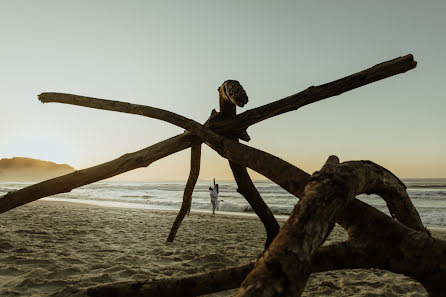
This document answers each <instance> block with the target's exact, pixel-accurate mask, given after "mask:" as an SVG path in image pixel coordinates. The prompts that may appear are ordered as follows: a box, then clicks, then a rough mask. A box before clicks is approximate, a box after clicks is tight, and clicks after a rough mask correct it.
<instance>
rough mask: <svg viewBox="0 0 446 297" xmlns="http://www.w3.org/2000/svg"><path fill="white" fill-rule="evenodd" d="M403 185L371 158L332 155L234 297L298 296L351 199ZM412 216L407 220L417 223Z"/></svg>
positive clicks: (308, 184) (391, 190)
mask: <svg viewBox="0 0 446 297" xmlns="http://www.w3.org/2000/svg"><path fill="white" fill-rule="evenodd" d="M400 187H401V181H400V180H399V179H398V178H396V177H395V176H394V175H393V174H391V173H390V172H389V171H388V170H386V169H384V168H382V167H381V166H378V165H376V164H374V163H372V162H361V161H355V162H345V163H342V164H339V160H338V159H337V157H334V156H332V157H330V158H329V159H328V161H327V162H326V164H325V165H324V167H323V168H322V169H321V171H320V172H316V173H315V174H313V175H312V177H311V178H310V180H309V181H308V183H307V185H306V186H305V192H304V194H303V198H302V199H301V200H300V201H299V202H298V203H297V205H296V207H295V208H294V210H293V212H292V213H291V216H290V218H289V219H288V221H287V222H286V223H285V225H284V226H283V228H282V229H281V231H280V232H279V234H278V235H277V236H276V238H275V239H274V241H273V242H272V243H271V245H270V246H269V248H268V249H267V250H266V251H265V252H264V253H263V255H262V257H261V258H260V259H259V260H258V261H257V263H256V265H255V267H254V269H253V270H252V271H251V273H250V274H249V275H248V276H247V278H246V279H245V280H244V281H243V283H242V285H241V287H240V289H239V291H238V292H237V293H236V295H235V296H244V297H246V296H265V297H266V296H299V295H300V294H301V293H302V290H303V289H304V287H305V283H306V281H307V279H308V277H309V275H310V273H311V261H312V257H313V255H314V254H315V253H316V251H317V249H318V248H319V247H320V246H321V245H322V243H323V242H324V241H325V239H326V238H327V236H328V235H329V233H330V231H331V229H332V227H333V225H334V223H335V219H336V218H337V217H338V216H340V215H341V214H342V211H343V210H344V209H345V207H346V206H347V205H348V204H349V202H351V201H353V199H355V197H356V196H357V195H359V194H362V193H367V194H372V193H373V194H380V193H383V192H384V193H388V192H390V193H395V191H394V190H393V188H400ZM383 198H384V197H383ZM395 198H400V199H395ZM393 199H394V200H395V201H400V200H404V199H405V197H393ZM404 219H406V217H403V218H402V220H404ZM412 219H414V218H413V217H410V219H409V222H408V223H409V224H412V223H414V224H416V225H418V222H413V221H412ZM418 219H419V217H418ZM419 224H421V220H420V222H419ZM420 229H421V228H420ZM422 230H424V229H422ZM414 232H415V231H414Z"/></svg>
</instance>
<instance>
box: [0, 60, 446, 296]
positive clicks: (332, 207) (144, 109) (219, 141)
mask: <svg viewBox="0 0 446 297" xmlns="http://www.w3.org/2000/svg"><path fill="white" fill-rule="evenodd" d="M415 66H416V62H415V61H414V60H413V57H412V55H407V56H404V57H400V58H397V59H394V60H391V61H388V62H384V63H381V64H378V65H375V66H373V67H371V68H369V69H366V70H364V71H361V72H358V73H356V74H353V75H350V76H347V77H345V78H342V79H339V80H336V81H333V82H331V83H327V84H324V85H321V86H316V87H310V88H308V89H306V90H304V91H302V92H300V93H297V94H295V95H292V96H289V97H287V98H284V99H281V100H277V101H275V102H272V103H270V104H266V105H264V106H261V107H258V108H255V109H251V110H248V111H245V112H243V113H241V114H239V115H236V112H235V109H236V107H235V106H236V105H238V106H243V105H244V104H246V102H247V96H246V94H245V93H244V91H243V88H241V86H240V85H239V84H238V82H235V81H229V82H225V83H224V84H223V85H222V87H220V89H219V94H220V108H221V111H220V112H219V113H216V112H215V111H214V112H213V113H212V114H211V117H210V118H209V120H208V121H207V122H206V123H205V124H204V125H201V124H200V123H197V122H196V121H193V120H191V119H188V118H186V117H184V116H181V115H178V114H175V113H173V112H170V111H166V110H162V109H159V108H154V107H149V106H143V105H136V104H130V103H125V102H119V101H110V100H104V99H97V98H91V97H84V96H77V95H70V94H62V93H43V94H41V95H39V100H40V101H41V102H43V103H49V102H58V103H65V104H73V105H79V106H85V107H90V108H96V109H104V110H111V111H118V112H124V113H130V114H136V115H142V116H146V117H150V118H155V119H159V120H162V121H166V122H168V123H171V124H173V125H176V126H178V127H181V128H183V129H185V130H187V131H188V132H185V133H183V134H180V135H178V136H175V137H172V138H170V139H167V140H165V141H162V142H160V143H157V144H155V145H152V146H150V147H148V148H146V149H143V150H140V151H138V152H134V153H131V154H126V155H124V156H122V157H120V158H118V159H115V160H113V161H110V162H107V163H104V164H101V165H98V166H95V167H91V168H88V169H84V170H79V171H76V172H74V173H71V174H68V175H65V176H61V177H58V178H54V179H51V180H47V181H44V182H41V183H38V184H35V185H32V186H29V187H26V188H23V189H21V190H18V191H14V192H10V193H8V194H6V195H4V196H3V197H1V198H0V213H2V212H5V211H8V210H10V209H13V208H15V207H17V206H20V205H23V204H26V203H29V202H31V201H34V200H36V199H39V198H42V197H46V196H50V195H54V194H57V193H63V192H69V191H71V190H72V189H74V188H77V187H80V186H83V185H86V184H89V183H92V182H96V181H99V180H102V179H105V178H109V177H112V176H115V175H117V174H120V173H124V172H126V171H129V170H132V169H135V168H138V167H143V166H148V165H150V164H151V163H152V162H154V161H156V160H159V159H161V158H163V157H166V156H168V155H170V154H172V153H175V152H178V151H180V150H183V149H186V148H188V147H191V146H192V149H191V172H190V175H189V179H188V182H187V184H186V188H185V192H184V196H183V205H182V208H181V210H180V212H179V213H178V216H177V219H176V220H175V222H174V225H173V226H172V230H171V234H170V235H169V239H170V240H173V238H174V237H175V234H176V231H177V230H178V227H179V225H180V223H181V221H182V219H183V218H184V215H185V213H186V211H187V210H188V209H189V207H188V206H190V203H191V195H192V191H193V188H194V186H195V183H196V180H197V177H198V173H199V166H200V147H201V143H202V142H205V143H206V144H207V145H209V146H210V147H211V148H212V149H214V150H215V151H217V152H218V153H219V154H220V155H221V156H223V157H224V158H226V159H228V160H229V162H230V166H231V169H232V171H233V174H234V177H235V179H236V181H237V184H238V187H239V189H238V191H239V192H240V193H241V194H242V195H243V196H244V197H245V198H246V199H247V200H248V202H249V203H250V204H251V205H252V207H253V210H254V211H255V212H256V214H257V215H258V216H259V218H260V219H261V220H262V222H263V224H264V226H265V229H266V231H267V242H266V247H268V249H266V250H265V252H264V253H263V255H262V256H261V258H259V260H258V261H257V263H256V264H255V266H254V269H253V270H252V271H251V273H249V275H248V276H247V278H246V279H245V280H244V281H243V283H242V285H241V287H240V289H239V291H238V292H237V296H277V295H282V296H295V295H296V294H300V293H301V292H302V290H303V288H304V286H305V283H306V280H307V278H308V276H309V274H310V273H311V272H312V271H322V270H324V269H339V267H341V266H343V265H345V266H351V267H378V268H385V269H389V270H392V271H396V272H400V273H404V274H407V275H411V276H413V277H414V278H415V279H417V280H419V281H420V282H421V283H422V284H423V285H424V286H425V287H426V289H427V290H428V291H429V293H430V294H431V295H432V296H439V295H438V294H439V292H441V291H442V290H443V291H444V287H443V286H442V284H440V283H441V282H440V281H439V280H441V279H444V278H445V273H444V270H445V267H444V265H442V264H441V263H444V260H443V259H444V257H445V249H444V246H445V243H444V242H443V241H438V240H435V239H433V238H431V237H430V236H429V235H428V233H427V232H426V230H425V228H424V226H423V225H422V222H421V219H420V217H419V215H418V212H417V211H416V209H415V207H414V206H413V204H412V202H411V201H410V198H409V197H408V195H407V193H406V191H405V186H404V184H403V183H402V182H401V181H400V180H399V179H398V178H396V177H395V176H394V175H393V174H392V173H391V172H390V171H387V170H385V169H384V168H382V167H380V166H378V165H376V164H374V163H372V162H366V161H361V162H358V161H357V162H345V163H342V164H338V160H337V158H335V157H333V158H330V159H329V160H328V161H327V163H326V165H324V167H323V168H322V170H321V171H320V172H317V173H315V174H314V175H313V176H311V177H310V175H309V174H308V173H306V172H304V171H303V170H301V169H299V168H298V167H296V166H294V165H292V164H290V163H288V162H286V161H284V160H282V159H280V158H278V157H276V156H273V155H271V154H269V153H266V152H263V151H261V150H258V149H255V148H252V147H250V146H247V145H244V144H241V143H239V141H238V140H239V139H242V140H246V141H248V140H249V135H248V134H247V133H246V129H247V128H248V127H249V126H251V125H253V124H255V123H258V122H260V121H263V120H265V119H268V118H271V117H274V116H277V115H279V114H282V113H286V112H289V111H292V110H296V109H298V108H300V107H302V106H305V105H307V104H311V103H314V102H317V101H320V100H323V99H326V98H329V97H332V96H336V95H339V94H342V93H344V92H347V91H349V90H352V89H355V88H358V87H360V86H363V85H366V84H369V83H372V82H375V81H378V80H381V79H384V78H387V77H390V76H393V75H396V74H399V73H403V72H406V71H408V70H410V69H413V68H414V67H415ZM236 83H237V84H238V85H237V84H236ZM240 88H241V89H240ZM247 167H248V168H251V169H253V170H255V171H257V172H259V173H260V174H262V175H264V176H266V177H267V178H269V179H270V180H272V181H274V182H275V183H277V184H278V185H280V186H281V187H282V188H284V189H285V190H287V191H288V192H289V193H291V194H293V195H294V196H296V197H301V198H302V199H301V200H300V201H299V203H298V204H297V205H296V207H295V209H294V210H293V213H292V214H291V216H290V219H289V220H288V221H287V223H286V224H285V226H284V227H283V228H282V230H281V231H280V232H279V233H278V234H277V232H278V230H279V228H278V224H277V221H276V220H275V218H274V216H273V215H272V213H271V211H270V210H269V208H268V206H267V205H266V204H265V203H264V201H263V199H262V198H261V196H260V195H259V193H258V191H257V190H256V189H255V187H254V185H253V183H252V181H251V179H250V177H249V175H248V173H247V170H246V168H247ZM360 193H367V194H370V193H376V194H378V195H380V196H381V197H382V198H383V199H384V200H385V201H386V203H387V206H388V208H389V211H390V213H391V215H392V216H393V217H394V218H395V219H396V220H398V221H399V222H400V223H398V222H396V221H395V220H392V219H390V218H389V217H387V216H385V215H383V214H381V213H380V212H377V211H376V210H373V208H370V207H369V206H364V205H363V203H361V202H359V201H357V200H355V199H354V198H355V196H356V195H357V194H360ZM352 208H353V209H354V210H352ZM370 209H372V210H370ZM359 211H361V212H362V214H364V215H363V216H362V217H361V218H360V219H361V220H358V221H359V223H358V222H357V220H356V219H355V216H356V215H357V213H358V212H359ZM383 216H384V217H383ZM368 217H370V218H373V220H375V221H376V222H377V226H376V229H375V231H376V232H377V233H381V235H376V234H373V235H370V232H366V231H364V228H369V226H367V224H369V222H371V221H373V220H372V219H370V220H368ZM384 218H386V219H384ZM335 221H338V222H339V223H340V224H341V225H342V226H343V227H344V228H346V230H347V231H348V232H349V241H348V242H347V244H344V245H333V246H329V247H324V248H320V245H321V244H322V243H323V242H324V240H325V239H326V238H327V236H328V234H329V232H330V231H331V229H332V227H333V225H334V223H335ZM395 226H397V227H395ZM399 226H402V227H399ZM361 230H362V231H363V233H364V234H366V233H368V235H369V237H366V236H362V235H361V234H362V233H361ZM388 230H393V231H392V232H394V233H392V234H394V236H393V237H391V236H387V237H386V232H387V231H388ZM276 234H277V236H275V235H276ZM274 237H275V238H274ZM395 237H396V238H397V240H394V239H392V238H395ZM411 237H414V240H413V241H411V242H409V241H410V240H408V239H409V238H411ZM273 238H274V240H273V241H272V239H273ZM375 238H379V240H381V241H382V242H372V241H373V240H374V239H375ZM403 239H404V240H403ZM271 241H272V242H271ZM368 241H370V244H369V245H367V244H366V243H367V242H368ZM270 243H271V244H270ZM373 244H375V245H373ZM380 244H381V245H380ZM268 245H269V246H268ZM387 246H388V247H387ZM420 246H422V247H423V248H424V247H426V249H430V252H431V255H430V256H424V257H420V258H421V259H422V260H417V259H418V256H419V254H420V252H419V251H418V252H416V248H419V247H420ZM346 247H347V248H346ZM374 247H380V248H383V247H386V249H388V250H389V251H391V254H392V255H394V256H399V257H400V258H398V261H397V260H393V259H391V258H389V256H386V255H382V256H380V257H384V258H386V257H387V258H386V259H387V261H384V262H383V261H381V259H374V255H378V253H373V252H372V250H373V248H374ZM384 251H386V250H384ZM365 252H368V253H369V254H368V255H369V256H368V257H366V258H367V260H364V261H363V260H362V259H361V255H363V253H365ZM383 253H385V252H383ZM314 255H317V256H318V259H326V260H325V261H324V262H323V263H321V262H317V261H316V260H315V259H316V258H315V257H314ZM349 255H352V257H351V259H350V261H348V260H347V259H344V258H345V257H346V256H349ZM433 255H435V256H436V258H437V259H441V260H443V261H441V262H440V264H438V263H434V261H433V259H435V258H434V256H433ZM442 257H443V258H442ZM338 261H339V262H340V263H341V262H342V263H345V264H342V263H341V264H339V263H338ZM249 265H250V264H247V265H244V266H240V267H235V268H229V269H227V270H224V271H223V272H222V271H218V272H212V273H211V274H207V275H201V276H191V277H188V278H186V279H176V280H160V281H151V282H144V283H141V282H139V283H136V284H135V283H133V284H132V283H127V284H125V285H122V284H113V285H111V286H110V285H109V286H101V287H100V288H99V287H98V288H95V289H91V290H90V291H89V292H90V293H91V294H96V296H109V294H108V293H100V292H109V293H111V292H114V294H115V293H116V294H117V295H115V296H119V294H121V293H122V294H132V295H135V296H145V294H146V293H144V292H149V291H150V290H152V289H153V286H156V287H157V289H155V291H153V290H152V292H162V290H165V291H164V292H165V293H164V294H171V293H169V292H172V294H174V293H173V292H179V293H178V296H195V295H193V294H205V293H209V292H211V291H210V290H211V289H210V288H211V287H215V288H217V290H223V289H227V288H230V287H231V288H232V287H234V286H238V285H239V284H240V282H241V279H242V276H245V275H246V273H247V271H249V270H250V267H249ZM417 265H418V266H417ZM414 266H417V267H414ZM410 269H412V272H408V270H410ZM225 279H226V281H225ZM195 284H198V285H199V286H198V287H200V288H199V289H196V290H195V289H191V287H192V286H195ZM128 286H131V288H130V289H129V287H128ZM175 286H176V287H179V288H180V290H178V289H176V288H173V287H175ZM181 288H182V289H181ZM104 290H105V291H104ZM110 290H111V291H110ZM131 290H133V291H131ZM135 290H136V291H135ZM160 290H161V291H160ZM166 290H167V291H166ZM169 290H170V291H169ZM172 290H174V291H172ZM119 292H121V293H119ZM125 292H127V293H125ZM181 292H183V293H184V294H183V295H180V293H181ZM118 293H119V294H118ZM101 294H102V295H101ZM161 294H162V295H163V293H161ZM187 294H189V295H187ZM175 295H177V293H175ZM151 296H155V295H151Z"/></svg>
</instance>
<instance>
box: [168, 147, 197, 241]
mask: <svg viewBox="0 0 446 297" xmlns="http://www.w3.org/2000/svg"><path fill="white" fill-rule="evenodd" d="M200 159H201V144H196V145H193V146H192V148H191V153H190V172H189V177H188V179H187V182H186V187H185V188H184V193H183V203H182V204H181V208H180V211H179V212H178V214H177V217H176V218H175V221H174V222H173V225H172V228H171V229H170V233H169V236H168V237H167V241H169V242H172V241H173V240H174V239H175V235H176V234H177V231H178V228H180V225H181V222H182V221H183V219H184V217H185V216H186V213H187V212H188V211H190V208H191V204H192V193H193V191H194V188H195V184H196V183H197V179H198V175H200Z"/></svg>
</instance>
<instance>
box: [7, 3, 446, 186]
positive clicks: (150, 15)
mask: <svg viewBox="0 0 446 297" xmlns="http://www.w3.org/2000/svg"><path fill="white" fill-rule="evenodd" d="M445 12H446V1H412V0H395V1H380V0H377V1H345V0H339V1H224V2H222V1H211V0H205V1H150V0H146V1H111V0H108V1H45V0H40V1H17V0H11V1H8V0H0V38H1V46H0V102H1V105H0V135H1V138H0V158H11V157H17V156H20V157H30V158H37V159H41V160H47V161H53V162H56V163H67V164H70V165H71V166H73V167H75V168H76V169H83V168H87V167H90V166H94V165H97V164H100V163H103V162H106V161H109V160H112V159H115V158H117V157H119V156H121V155H123V154H125V153H128V152H134V151H137V150H140V149H142V148H145V147H147V146H150V145H152V144H155V143H157V142H159V141H162V140H164V139H166V138H169V137H172V136H174V135H177V134H179V133H182V132H183V130H182V129H180V128H178V127H174V126H172V125H170V124H168V123H164V122H161V121H157V120H154V119H149V118H144V117H138V116H135V115H126V114H122V113H113V112H110V111H102V110H93V109H88V108H84V107H78V106H70V105H63V104H56V103H52V104H42V103H40V102H39V101H38V100H37V95H38V94H40V93H42V92H65V93H72V94H78V95H85V96H91V97H96V98H103V99H110V100H119V101H127V102H132V103H137V104H144V105H149V106H154V107H158V108H163V109H167V110H170V111H173V112H176V113H179V114H182V115H184V116H187V117H189V118H192V119H195V120H197V121H199V122H201V123H203V122H205V121H206V119H207V118H208V116H209V114H210V111H211V110H212V109H213V108H215V109H217V108H218V93H217V88H218V86H220V85H221V84H222V82H224V81H225V80H227V79H235V80H238V81H240V83H241V84H242V85H243V87H244V88H245V90H246V92H247V94H248V96H249V100H250V101H249V103H248V104H247V105H246V106H245V107H244V108H243V109H241V108H238V112H242V111H243V110H246V109H251V108H254V107H258V106H260V105H263V104H266V103H269V102H272V101H275V100H277V99H281V98H283V97H286V96H288V95H291V94H294V93H297V92H299V91H302V90H304V89H306V88H307V87H309V86H312V85H320V84H323V83H327V82H330V81H333V80H336V79H339V78H341V77H344V76H347V75H350V74H353V73H355V72H358V71H361V70H363V69H366V68H368V67H371V66H373V65H375V64H377V63H380V62H383V61H387V60H390V59H393V58H396V57H399V56H403V55H406V54H409V53H412V54H413V55H414V58H415V60H416V61H417V62H418V65H417V68H415V69H414V70H411V71H409V72H407V73H404V74H400V75H398V76H394V77H391V78H388V79H385V80H382V81H379V82H376V83H373V84H370V85H367V86H364V87H361V88H358V89H355V90H353V91H350V92H348V93H345V94H342V95H340V96H337V97H333V98H330V99H327V100H323V101H321V102H318V103H314V104H311V105H309V106H306V107H304V108H302V109H299V110H297V111H294V112H290V113H287V114H284V115H281V116H277V117H274V118H271V119H268V120H265V121H263V122H261V123H258V124H256V125H254V126H252V127H251V128H249V129H248V133H249V134H250V136H251V139H252V140H251V141H250V142H249V143H248V144H249V145H250V146H253V147H256V148H258V149H261V150H264V151H267V152H269V153H272V154H274V155H276V156H279V157H281V158H282V159H284V160H286V161H288V162H290V163H292V164H294V165H296V166H298V167H299V168H301V169H303V170H305V171H307V172H309V173H312V172H314V171H315V170H318V169H320V167H321V166H322V165H323V163H324V162H325V160H326V159H327V157H328V156H329V155H332V154H334V155H337V156H338V157H339V158H340V160H341V161H347V160H371V161H374V162H376V163H378V164H380V165H382V166H384V167H386V168H387V169H389V170H391V171H392V172H394V173H395V174H396V175H397V176H399V177H401V178H413V177H430V178H432V177H446V138H445V132H444V130H445V128H446V117H445V116H444V113H445V111H446V100H445V99H446V98H445V97H446V92H445V91H444V89H443V86H444V85H445V83H446V74H445V69H446V56H445V54H444V53H446V34H445V33H446V29H445V28H446V18H445V17H444V13H445ZM189 159H190V151H189V150H185V151H182V152H180V153H177V154H175V155H172V156H170V157H167V158H165V159H163V160H160V161H157V162H155V163H154V164H152V165H150V166H149V167H148V168H142V169H137V170H134V171H132V172H129V173H126V174H123V175H120V176H118V177H116V178H115V179H120V180H185V179H187V176H188V173H189ZM252 176H253V178H254V179H263V178H264V177H262V176H261V175H259V174H255V173H253V175H252ZM213 177H215V178H217V179H218V180H230V179H232V175H231V172H230V169H229V166H228V164H227V160H225V159H223V158H221V157H220V156H219V155H218V154H217V153H215V152H214V151H212V150H211V149H210V148H208V147H205V146H204V147H203V153H202V168H201V173H200V179H201V180H210V179H212V178H213Z"/></svg>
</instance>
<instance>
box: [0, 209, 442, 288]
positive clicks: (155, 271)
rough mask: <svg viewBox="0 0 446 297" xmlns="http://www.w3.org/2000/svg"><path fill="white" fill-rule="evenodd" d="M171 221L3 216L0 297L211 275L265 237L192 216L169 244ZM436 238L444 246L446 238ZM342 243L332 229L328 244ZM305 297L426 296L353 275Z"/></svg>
mask: <svg viewBox="0 0 446 297" xmlns="http://www.w3.org/2000/svg"><path fill="white" fill-rule="evenodd" d="M175 216H176V212H172V211H154V210H144V209H123V208H106V207H99V206H92V205H87V204H78V203H68V202H53V201H36V202H33V203H31V204H28V205H25V206H22V207H19V208H17V209H14V210H12V211H9V212H7V213H4V214H1V215H0V296H5V297H7V296H49V295H50V296H70V295H75V296H85V293H84V290H83V288H86V287H88V286H92V285H96V284H101V283H108V282H114V281H128V280H138V279H147V278H162V277H170V276H182V275H187V274H194V273H201V272H206V271H212V270H215V269H220V268H224V267H228V266H233V265H238V264H242V263H247V262H251V261H253V260H254V259H256V258H257V257H258V255H259V254H260V253H261V252H262V246H263V243H264V240H265V235H264V230H263V226H262V225H261V223H260V221H259V220H258V219H257V218H256V217H250V216H236V215H222V214H220V213H217V214H216V215H214V216H213V215H212V214H211V213H194V212H193V211H192V213H191V215H190V216H186V218H185V220H184V221H183V224H182V226H181V227H180V229H179V231H178V233H177V236H176V239H175V241H174V242H173V243H168V242H166V238H167V235H168V234H169V231H170V227H171V224H172V222H173V220H174V219H175ZM281 223H283V220H282V222H281ZM433 234H434V235H435V236H436V237H439V238H442V239H446V232H445V231H444V230H434V232H433ZM345 238H346V235H345V233H344V231H343V230H342V229H341V228H335V230H334V232H332V235H330V238H329V241H330V242H333V241H342V240H344V239H345ZM231 293H233V290H231V291H226V292H220V293H218V294H213V295H212V296H230V295H231ZM303 296H427V294H426V291H425V290H424V288H423V287H422V286H421V285H420V284H418V283H417V282H415V281H414V280H412V279H410V278H408V277H404V276H402V275H398V274H394V273H391V272H388V271H382V270H361V269H358V270H342V271H330V272H324V273H316V274H313V275H312V276H311V277H310V279H309V281H308V283H307V286H306V289H305V292H304V294H303Z"/></svg>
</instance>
